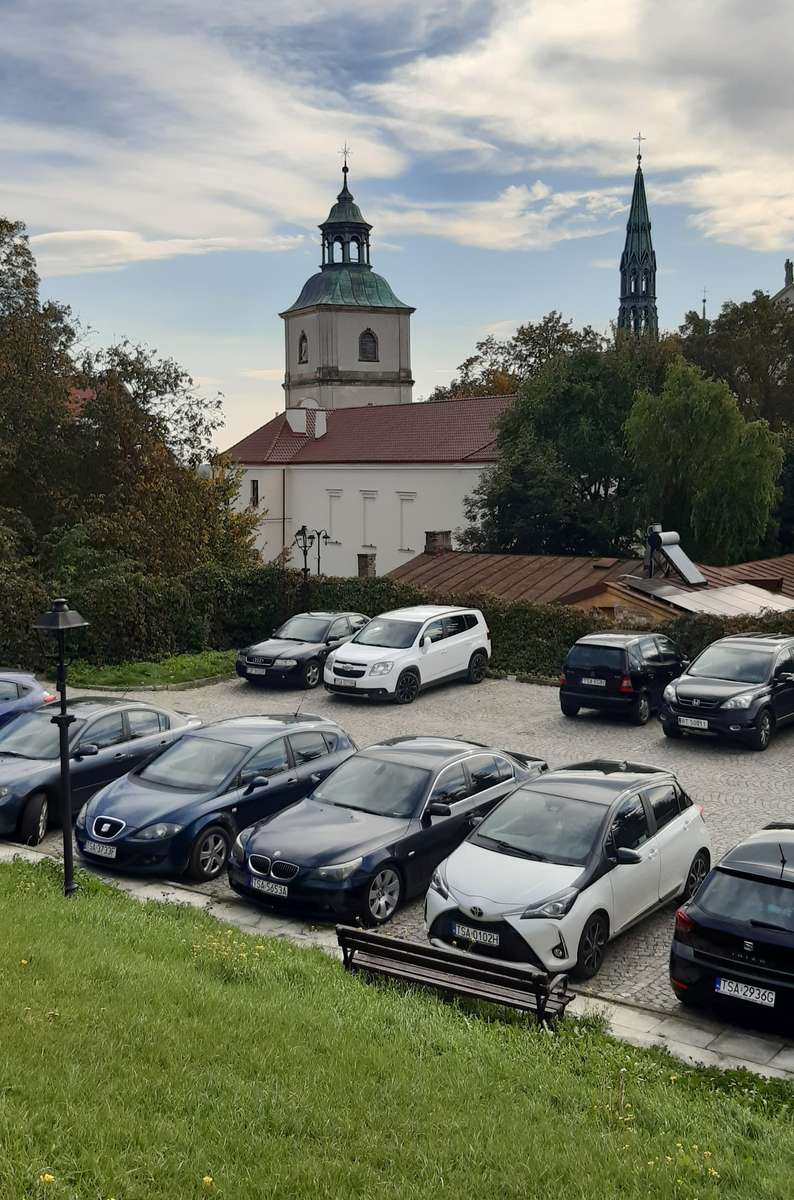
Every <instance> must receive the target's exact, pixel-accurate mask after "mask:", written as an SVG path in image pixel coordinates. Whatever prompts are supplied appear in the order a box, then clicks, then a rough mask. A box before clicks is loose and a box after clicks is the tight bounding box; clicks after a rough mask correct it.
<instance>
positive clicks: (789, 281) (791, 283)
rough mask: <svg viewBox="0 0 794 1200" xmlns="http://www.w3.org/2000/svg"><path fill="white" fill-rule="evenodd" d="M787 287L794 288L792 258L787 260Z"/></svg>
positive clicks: (793, 264)
mask: <svg viewBox="0 0 794 1200" xmlns="http://www.w3.org/2000/svg"><path fill="white" fill-rule="evenodd" d="M785 270H786V283H785V286H786V287H794V263H793V262H792V261H791V259H790V258H787V259H786V267H785Z"/></svg>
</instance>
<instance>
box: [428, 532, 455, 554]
mask: <svg viewBox="0 0 794 1200" xmlns="http://www.w3.org/2000/svg"><path fill="white" fill-rule="evenodd" d="M451 549H452V530H450V529H440V530H430V529H427V530H425V554H443V553H444V551H445V550H451Z"/></svg>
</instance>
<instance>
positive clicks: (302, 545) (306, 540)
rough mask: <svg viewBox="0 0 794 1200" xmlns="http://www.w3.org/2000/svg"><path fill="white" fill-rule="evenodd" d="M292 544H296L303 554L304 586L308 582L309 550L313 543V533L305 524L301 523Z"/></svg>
mask: <svg viewBox="0 0 794 1200" xmlns="http://www.w3.org/2000/svg"><path fill="white" fill-rule="evenodd" d="M292 544H293V546H297V547H298V549H299V550H300V552H301V554H302V555H303V584H304V587H305V586H306V584H307V583H308V582H309V551H310V550H311V548H312V546H313V545H314V534H313V533H310V532H309V530H308V529H307V528H306V526H305V525H301V527H300V529H299V530H297V532H296V534H295V539H294V541H293V543H292Z"/></svg>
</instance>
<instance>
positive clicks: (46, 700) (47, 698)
mask: <svg viewBox="0 0 794 1200" xmlns="http://www.w3.org/2000/svg"><path fill="white" fill-rule="evenodd" d="M56 699H57V697H56V696H53V694H52V692H45V693H44V695H43V696H42V698H41V702H42V704H52V702H53V700H56Z"/></svg>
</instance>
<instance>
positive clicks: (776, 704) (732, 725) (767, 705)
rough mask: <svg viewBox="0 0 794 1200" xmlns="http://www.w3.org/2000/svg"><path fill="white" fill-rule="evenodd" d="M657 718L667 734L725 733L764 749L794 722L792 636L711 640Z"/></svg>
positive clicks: (674, 686)
mask: <svg viewBox="0 0 794 1200" xmlns="http://www.w3.org/2000/svg"><path fill="white" fill-rule="evenodd" d="M659 718H660V720H661V722H662V728H663V729H664V732H665V733H666V735H667V737H671V738H676V737H681V736H682V734H683V733H684V732H686V733H716V734H727V735H728V736H729V737H738V738H741V739H742V740H743V741H745V742H746V743H747V745H748V746H751V747H752V748H753V750H766V748H767V746H768V745H769V743H770V741H771V739H772V735H773V734H774V732H775V730H776V728H777V727H778V726H780V725H785V724H786V723H787V722H789V721H794V637H792V636H791V634H788V635H785V634H775V633H757V634H744V635H743V636H741V637H726V638H720V640H719V641H718V642H712V643H711V645H710V646H707V647H706V649H705V650H704V651H703V652H702V654H699V655H698V657H697V658H696V659H695V660H694V661H693V662H692V663H691V664H690V665H689V666H688V667H687V669H686V671H685V672H684V673H683V674H682V675H679V677H678V678H677V679H674V680H673V682H672V683H671V684H670V686H669V687H668V688H667V689H666V691H665V693H664V706H663V708H662V711H661V712H660V714H659Z"/></svg>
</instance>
